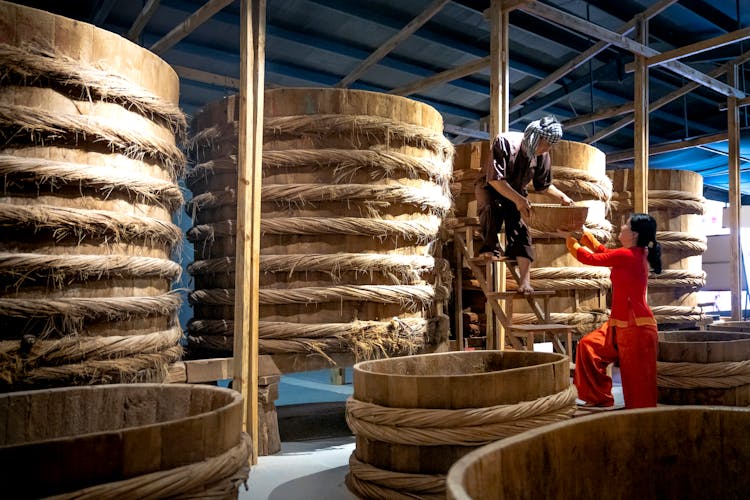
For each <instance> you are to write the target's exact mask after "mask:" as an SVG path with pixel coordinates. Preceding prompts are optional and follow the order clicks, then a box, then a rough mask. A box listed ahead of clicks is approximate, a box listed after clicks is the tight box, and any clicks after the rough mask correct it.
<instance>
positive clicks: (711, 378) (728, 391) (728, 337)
mask: <svg viewBox="0 0 750 500" xmlns="http://www.w3.org/2000/svg"><path fill="white" fill-rule="evenodd" d="M658 359H659V361H658V364H657V386H658V389H659V403H662V404H677V405H728V406H750V333H741V332H723V331H689V330H685V331H672V332H659V358H658Z"/></svg>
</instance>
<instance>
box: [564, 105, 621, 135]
mask: <svg viewBox="0 0 750 500" xmlns="http://www.w3.org/2000/svg"><path fill="white" fill-rule="evenodd" d="M632 112H633V101H630V102H628V103H625V104H622V105H620V106H612V107H610V108H605V109H602V110H599V111H597V112H596V113H590V114H588V115H581V116H576V117H575V118H570V119H568V120H565V121H563V122H562V125H563V127H565V128H566V129H568V128H573V127H580V126H581V125H586V124H587V123H591V122H595V121H598V120H606V119H607V118H613V117H615V116H620V115H624V114H625V113H632Z"/></svg>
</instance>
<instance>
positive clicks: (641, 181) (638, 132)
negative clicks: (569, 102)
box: [633, 15, 649, 214]
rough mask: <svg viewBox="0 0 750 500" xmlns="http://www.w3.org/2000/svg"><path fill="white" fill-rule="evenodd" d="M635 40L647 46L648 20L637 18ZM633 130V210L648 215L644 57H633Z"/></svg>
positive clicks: (646, 77) (645, 72) (645, 67)
mask: <svg viewBox="0 0 750 500" xmlns="http://www.w3.org/2000/svg"><path fill="white" fill-rule="evenodd" d="M636 35H637V36H636V39H637V40H638V41H639V42H640V43H642V44H643V45H648V19H647V18H645V17H643V16H642V15H641V16H638V21H637V23H636ZM633 85H635V89H634V98H633V103H634V106H635V110H634V111H635V116H634V118H635V125H634V127H635V130H634V132H633V148H634V152H635V160H634V161H635V163H634V165H633V208H634V211H635V212H639V213H644V214H645V213H648V98H649V97H648V94H649V92H648V66H647V65H646V58H645V57H644V56H640V55H636V56H635V76H634V82H633Z"/></svg>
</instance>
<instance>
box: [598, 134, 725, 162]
mask: <svg viewBox="0 0 750 500" xmlns="http://www.w3.org/2000/svg"><path fill="white" fill-rule="evenodd" d="M726 140H727V133H726V132H719V133H717V134H709V135H702V136H700V137H693V138H690V139H682V140H679V141H669V142H664V143H661V144H656V145H654V146H651V147H649V149H648V154H649V155H655V154H660V153H669V152H670V151H679V150H680V149H687V148H693V147H696V146H700V145H702V144H710V143H712V142H718V141H726ZM634 157H635V150H634V149H625V150H622V151H615V152H613V153H609V154H608V155H607V163H617V162H618V161H625V160H631V159H633V158H634Z"/></svg>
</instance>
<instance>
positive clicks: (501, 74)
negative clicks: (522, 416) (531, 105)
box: [485, 0, 512, 348]
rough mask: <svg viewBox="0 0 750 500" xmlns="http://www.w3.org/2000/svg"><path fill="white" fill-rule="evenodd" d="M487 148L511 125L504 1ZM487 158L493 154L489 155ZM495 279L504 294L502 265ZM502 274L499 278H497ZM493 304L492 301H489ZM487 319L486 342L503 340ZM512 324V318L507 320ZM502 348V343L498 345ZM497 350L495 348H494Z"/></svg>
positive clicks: (495, 45)
mask: <svg viewBox="0 0 750 500" xmlns="http://www.w3.org/2000/svg"><path fill="white" fill-rule="evenodd" d="M490 27H491V28H490V29H491V30H492V31H491V37H490V123H489V132H490V148H492V141H494V140H495V137H497V134H499V133H501V132H507V131H508V127H509V126H510V125H509V122H510V112H509V110H510V91H509V89H510V82H509V75H508V67H509V64H510V59H509V58H510V55H509V54H510V48H509V46H508V11H506V10H503V0H492V3H491V4H490ZM490 154H492V153H491V152H490ZM494 270H495V273H494V276H490V275H489V274H488V275H487V282H488V283H489V282H490V280H494V283H495V286H494V287H493V288H494V291H496V292H504V291H505V265H499V266H495V267H494ZM498 274H502V276H498ZM488 300H495V299H488ZM485 313H486V318H487V338H488V339H489V337H490V335H491V334H492V335H493V336H494V335H497V338H500V339H505V328H503V325H501V324H500V322H499V321H497V320H496V318H495V313H493V312H492V308H491V307H490V306H489V304H488V305H487V308H486V309H485ZM508 321H509V322H510V321H512V318H508ZM500 345H501V346H504V342H502V341H501V344H500ZM495 348H497V347H495Z"/></svg>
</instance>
